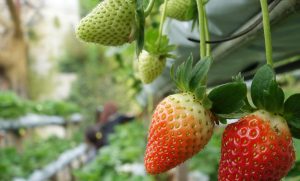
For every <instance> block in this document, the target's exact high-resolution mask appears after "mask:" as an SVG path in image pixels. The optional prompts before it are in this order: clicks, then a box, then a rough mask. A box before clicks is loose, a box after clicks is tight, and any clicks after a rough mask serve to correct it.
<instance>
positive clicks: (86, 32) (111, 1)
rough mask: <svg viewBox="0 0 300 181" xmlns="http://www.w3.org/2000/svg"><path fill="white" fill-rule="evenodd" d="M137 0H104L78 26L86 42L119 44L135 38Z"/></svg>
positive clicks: (109, 44)
mask: <svg viewBox="0 0 300 181" xmlns="http://www.w3.org/2000/svg"><path fill="white" fill-rule="evenodd" d="M134 33H135V0H104V1H102V2H100V3H99V4H98V6H97V7H96V8H95V9H93V11H92V12H91V13H89V14H88V15H87V16H86V17H85V18H83V19H82V20H81V21H80V23H79V26H78V27H77V30H76V34H77V37H78V38H79V39H81V40H83V41H86V42H93V43H99V44H102V45H107V46H118V45H122V44H124V43H128V42H132V41H133V40H134V39H135V35H134Z"/></svg>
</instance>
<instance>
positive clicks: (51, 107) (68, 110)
mask: <svg viewBox="0 0 300 181" xmlns="http://www.w3.org/2000/svg"><path fill="white" fill-rule="evenodd" d="M78 112H80V109H79V107H78V106H77V105H76V104H73V103H70V102H65V101H44V102H32V101H28V100H24V99H21V98H20V97H18V96H17V95H16V94H14V93H12V92H1V93H0V118H4V119H16V118H19V117H21V116H24V115H25V114H27V113H36V114H44V115H56V116H69V115H71V114H73V113H78Z"/></svg>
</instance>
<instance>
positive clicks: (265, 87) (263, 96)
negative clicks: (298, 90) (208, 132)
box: [209, 65, 300, 139]
mask: <svg viewBox="0 0 300 181" xmlns="http://www.w3.org/2000/svg"><path fill="white" fill-rule="evenodd" d="M209 98H211V97H210V96H209ZM251 100H252V103H253V105H251V104H250V103H249V102H250V101H248V99H247V98H245V99H244V100H243V106H242V107H241V108H240V109H239V110H237V111H235V112H233V113H231V114H227V113H224V114H223V115H222V116H223V117H224V118H237V117H242V116H245V115H247V114H250V113H253V112H255V111H257V110H264V111H267V112H269V113H271V114H278V115H280V116H282V117H284V118H285V119H286V121H287V123H288V126H289V128H290V130H291V133H292V135H293V137H295V138H298V139H300V94H294V95H292V96H290V97H289V98H288V99H286V100H285V95H284V92H283V90H282V88H281V87H280V86H279V85H278V83H277V82H276V74H275V72H274V70H273V69H272V67H271V65H264V66H262V67H260V68H259V69H258V70H257V72H256V74H255V76H254V78H253V81H252V84H251Z"/></svg>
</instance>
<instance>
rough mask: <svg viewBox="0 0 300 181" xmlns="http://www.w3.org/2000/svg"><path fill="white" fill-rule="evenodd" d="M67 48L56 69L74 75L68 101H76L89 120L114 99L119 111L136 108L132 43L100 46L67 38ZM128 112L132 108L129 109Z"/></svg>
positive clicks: (139, 83)
mask: <svg viewBox="0 0 300 181" xmlns="http://www.w3.org/2000/svg"><path fill="white" fill-rule="evenodd" d="M65 43H66V47H67V48H66V51H65V55H64V56H63V57H62V59H61V61H60V63H59V68H60V70H61V71H62V72H68V73H69V72H71V73H76V74H77V80H76V81H75V82H74V84H73V87H72V91H71V95H70V98H69V100H70V101H71V102H74V103H76V104H78V105H79V106H80V107H81V108H82V110H83V112H84V113H86V115H87V117H88V120H90V119H94V117H93V116H94V114H95V110H96V108H97V107H99V106H101V105H103V104H105V102H107V101H114V102H116V103H117V104H118V106H119V107H120V109H121V111H129V110H128V108H131V109H137V107H138V106H137V104H136V102H135V96H136V94H137V93H138V92H139V90H140V88H141V82H140V81H139V80H137V79H136V78H135V75H134V71H133V69H134V67H133V62H134V60H135V57H134V50H135V47H134V45H124V46H123V47H119V48H110V47H102V46H98V45H94V44H84V43H80V42H78V40H76V39H75V37H74V36H72V37H66V40H65ZM130 111H131V110H130Z"/></svg>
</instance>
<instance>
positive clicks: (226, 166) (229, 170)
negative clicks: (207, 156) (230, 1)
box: [218, 0, 300, 180]
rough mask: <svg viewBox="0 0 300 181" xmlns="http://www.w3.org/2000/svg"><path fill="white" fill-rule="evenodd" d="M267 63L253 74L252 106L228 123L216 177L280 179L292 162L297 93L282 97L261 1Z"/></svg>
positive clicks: (296, 131) (299, 109)
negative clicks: (238, 118)
mask: <svg viewBox="0 0 300 181" xmlns="http://www.w3.org/2000/svg"><path fill="white" fill-rule="evenodd" d="M261 6H262V11H263V20H264V33H265V40H266V57H267V65H265V66H262V67H261V68H260V69H259V70H258V71H257V72H256V74H255V76H254V79H253V82H252V85H251V98H252V99H251V102H252V103H253V105H251V104H250V103H249V102H250V101H248V100H245V101H244V106H243V108H242V109H241V110H240V111H239V113H237V114H240V115H243V117H242V118H241V119H240V120H239V121H238V122H236V123H234V124H231V125H229V126H227V128H226V130H225V132H224V134H223V138H222V148H221V160H220V166H219V175H218V179H219V180H242V179H245V180H281V179H282V178H283V177H284V176H286V175H287V173H288V172H289V170H290V169H291V168H292V166H293V165H294V162H295V149H294V145H293V140H292V136H293V137H295V138H299V128H300V127H299V125H300V122H299V120H300V114H299V112H300V107H299V102H300V94H295V95H292V96H290V97H289V98H288V99H286V100H285V96H284V92H283V90H282V89H281V88H280V87H279V86H278V84H277V82H276V75H275V72H274V70H273V69H272V65H273V61H272V45H271V35H270V24H269V16H268V7H267V1H266V0H261Z"/></svg>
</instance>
